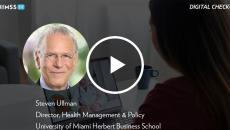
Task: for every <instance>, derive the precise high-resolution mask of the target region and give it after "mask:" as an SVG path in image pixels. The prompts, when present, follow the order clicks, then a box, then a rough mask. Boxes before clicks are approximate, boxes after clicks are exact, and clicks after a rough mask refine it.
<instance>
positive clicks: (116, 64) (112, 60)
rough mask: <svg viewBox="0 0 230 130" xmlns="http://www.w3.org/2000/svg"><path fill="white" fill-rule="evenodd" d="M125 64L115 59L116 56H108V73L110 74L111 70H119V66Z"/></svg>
mask: <svg viewBox="0 0 230 130" xmlns="http://www.w3.org/2000/svg"><path fill="white" fill-rule="evenodd" d="M124 66H125V64H124V63H122V62H121V61H119V60H117V59H116V58H114V57H112V56H110V73H111V74H112V73H113V72H115V71H117V70H119V69H120V68H122V67H124Z"/></svg>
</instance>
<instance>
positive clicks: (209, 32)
mask: <svg viewBox="0 0 230 130" xmlns="http://www.w3.org/2000/svg"><path fill="white" fill-rule="evenodd" d="M221 3H223V2H222V1H221V0H151V1H150V4H149V6H150V11H151V20H150V24H151V28H152V39H153V43H154V46H155V47H156V49H157V50H158V51H159V53H160V54H161V56H162V57H163V58H164V59H165V60H166V62H167V63H168V64H169V65H170V66H171V67H173V68H175V69H176V70H178V71H179V72H181V73H182V74H183V75H184V76H182V77H178V78H173V79H170V80H168V81H166V82H165V83H163V84H158V85H157V86H156V87H155V89H154V90H152V91H151V92H150V93H149V94H148V96H147V98H146V100H145V102H144V103H143V105H142V106H141V107H140V109H139V112H140V113H145V118H144V119H143V120H141V119H136V120H135V123H134V124H141V123H143V122H145V123H151V124H158V123H161V126H162V129H164V130H230V19H229V16H228V13H227V11H228V10H214V9H189V8H190V6H191V4H193V5H197V4H199V5H201V4H208V5H209V6H210V7H211V6H212V5H213V4H221Z"/></svg>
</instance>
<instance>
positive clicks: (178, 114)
mask: <svg viewBox="0 0 230 130" xmlns="http://www.w3.org/2000/svg"><path fill="white" fill-rule="evenodd" d="M192 84H193V83H192V82H191V81H190V80H189V79H187V78H186V77H178V78H172V79H170V80H167V81H165V82H164V83H161V84H157V85H156V86H155V88H154V89H153V90H152V91H150V92H149V94H148V95H147V97H146V99H145V102H144V103H143V104H142V105H141V107H140V108H139V113H144V114H145V119H144V120H136V123H141V122H150V123H159V122H160V123H162V125H163V124H164V128H170V129H177V130H180V129H181V128H186V126H189V125H192V124H193V123H197V126H194V127H191V129H201V128H205V127H206V123H207V122H209V121H208V119H207V118H206V117H207V113H206V112H205V111H206V110H205V109H204V108H205V107H203V105H202V104H203V103H202V102H201V100H200V99H199V98H198V97H199V96H198V95H197V93H196V91H195V89H194V88H195V87H194V85H192ZM200 123H203V124H200ZM205 129H206V128H205Z"/></svg>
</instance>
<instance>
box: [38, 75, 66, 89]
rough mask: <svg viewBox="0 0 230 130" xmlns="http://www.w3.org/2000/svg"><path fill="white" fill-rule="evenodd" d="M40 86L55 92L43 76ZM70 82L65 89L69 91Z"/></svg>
mask: <svg viewBox="0 0 230 130" xmlns="http://www.w3.org/2000/svg"><path fill="white" fill-rule="evenodd" d="M40 86H41V87H42V88H44V89H46V90H53V89H52V88H50V87H49V86H48V85H47V84H46V83H45V80H44V78H43V76H42V75H41V77H40ZM69 86H70V85H69V82H68V83H67V86H66V87H65V88H66V89H69Z"/></svg>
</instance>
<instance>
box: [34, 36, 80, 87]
mask: <svg viewBox="0 0 230 130" xmlns="http://www.w3.org/2000/svg"><path fill="white" fill-rule="evenodd" d="M74 44H75V43H74V42H73V40H72V38H71V37H69V36H67V35H64V34H61V33H55V34H52V35H49V36H48V37H47V39H46V42H44V43H42V46H43V47H42V48H43V49H42V50H41V51H40V52H39V54H38V56H37V58H36V61H37V64H38V67H39V68H40V70H41V74H42V76H43V78H44V80H45V82H46V84H47V85H48V86H49V87H52V89H54V90H63V89H65V86H66V85H67V83H68V80H69V78H70V75H71V74H72V72H73V71H74V67H75V64H76V62H77V54H76V49H75V45H74Z"/></svg>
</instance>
